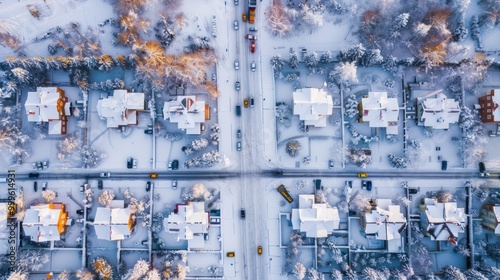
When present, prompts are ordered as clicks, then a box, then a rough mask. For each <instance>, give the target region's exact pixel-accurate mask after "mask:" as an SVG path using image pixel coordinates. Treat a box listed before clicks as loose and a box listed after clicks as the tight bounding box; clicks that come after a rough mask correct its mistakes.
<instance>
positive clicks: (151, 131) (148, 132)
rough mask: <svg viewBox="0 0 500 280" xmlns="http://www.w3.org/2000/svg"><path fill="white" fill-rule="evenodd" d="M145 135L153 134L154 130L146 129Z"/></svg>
mask: <svg viewBox="0 0 500 280" xmlns="http://www.w3.org/2000/svg"><path fill="white" fill-rule="evenodd" d="M144 134H153V129H152V128H148V129H145V130H144Z"/></svg>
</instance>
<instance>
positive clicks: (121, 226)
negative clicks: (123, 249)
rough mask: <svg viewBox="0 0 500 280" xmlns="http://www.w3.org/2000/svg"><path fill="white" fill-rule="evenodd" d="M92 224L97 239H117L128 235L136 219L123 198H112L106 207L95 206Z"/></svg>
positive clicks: (132, 229)
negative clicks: (95, 210)
mask: <svg viewBox="0 0 500 280" xmlns="http://www.w3.org/2000/svg"><path fill="white" fill-rule="evenodd" d="M92 224H93V225H94V230H95V233H96V235H97V238H98V239H104V240H110V241H118V240H123V239H126V238H128V237H130V235H131V234H132V232H133V231H134V227H135V224H136V220H135V215H133V214H132V213H131V212H130V208H128V207H127V208H125V202H124V201H123V200H113V201H112V202H111V203H110V204H108V206H107V207H97V212H96V215H95V218H94V222H93V223H92Z"/></svg>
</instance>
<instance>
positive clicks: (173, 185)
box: [172, 180, 177, 190]
mask: <svg viewBox="0 0 500 280" xmlns="http://www.w3.org/2000/svg"><path fill="white" fill-rule="evenodd" d="M172 189H174V190H176V189H177V180H173V181H172Z"/></svg>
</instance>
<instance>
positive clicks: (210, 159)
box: [184, 151, 223, 168]
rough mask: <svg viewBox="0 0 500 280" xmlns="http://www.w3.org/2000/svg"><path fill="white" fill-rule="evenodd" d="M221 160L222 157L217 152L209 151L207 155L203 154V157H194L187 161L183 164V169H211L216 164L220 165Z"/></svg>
mask: <svg viewBox="0 0 500 280" xmlns="http://www.w3.org/2000/svg"><path fill="white" fill-rule="evenodd" d="M222 160H223V157H221V155H220V154H219V152H217V151H210V152H207V153H204V154H203V155H201V156H199V157H194V158H192V159H189V160H188V161H186V162H185V163H184V167H186V168H191V167H212V166H215V165H216V164H219V163H221V162H222Z"/></svg>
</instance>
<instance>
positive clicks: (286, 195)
mask: <svg viewBox="0 0 500 280" xmlns="http://www.w3.org/2000/svg"><path fill="white" fill-rule="evenodd" d="M278 192H279V193H280V194H281V195H282V196H283V197H284V198H285V199H286V201H288V203H292V201H293V198H292V197H291V196H290V194H289V193H288V191H287V190H286V189H285V186H283V185H279V186H278Z"/></svg>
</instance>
